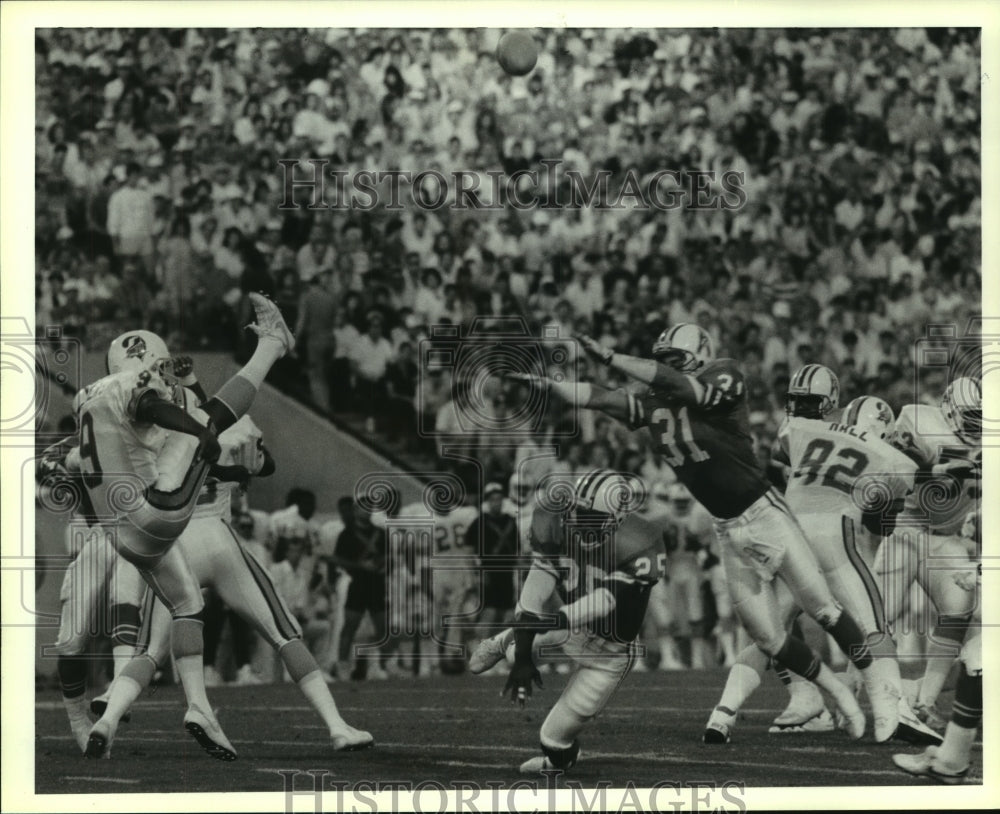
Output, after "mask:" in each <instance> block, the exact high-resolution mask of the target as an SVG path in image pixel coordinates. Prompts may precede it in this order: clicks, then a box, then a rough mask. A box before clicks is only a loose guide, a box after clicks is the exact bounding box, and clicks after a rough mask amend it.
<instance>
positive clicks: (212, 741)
mask: <svg viewBox="0 0 1000 814" xmlns="http://www.w3.org/2000/svg"><path fill="white" fill-rule="evenodd" d="M184 728H185V729H186V730H187V731H188V732H189V733H190V734H191V737H192V738H194V739H195V740H196V741H198V745H199V746H201V748H202V749H204V750H205V751H206V752H208V753H209V754H210V755H211V756H212V757H214V758H215V759H216V760H227V761H228V760H236V750H235V749H234V748H233V745H232V744H231V743H230V742H229V739H228V738H227V737H226V735H225V733H224V732H223V731H222V727H220V726H219V722H218V721H216V720H215V717H214V716H209V715H206V714H205V713H204V712H202V711H201V710H200V709H198V707H196V706H191V707H188V711H187V714H186V715H185V716H184Z"/></svg>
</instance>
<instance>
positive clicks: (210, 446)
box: [198, 427, 222, 464]
mask: <svg viewBox="0 0 1000 814" xmlns="http://www.w3.org/2000/svg"><path fill="white" fill-rule="evenodd" d="M198 443H199V444H200V445H201V456H202V458H204V459H205V460H206V461H208V462H209V463H210V464H214V463H215V462H216V461H218V460H219V456H220V455H222V447H221V446H220V445H219V439H218V438H217V437H216V435H215V433H214V432H212V430H211V429H209V428H208V427H205V429H204V430H203V431H202V432H200V433H199V434H198Z"/></svg>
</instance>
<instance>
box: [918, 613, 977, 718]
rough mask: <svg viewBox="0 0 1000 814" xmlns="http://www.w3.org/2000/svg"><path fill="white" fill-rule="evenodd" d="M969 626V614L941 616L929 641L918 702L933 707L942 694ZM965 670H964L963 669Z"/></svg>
mask: <svg viewBox="0 0 1000 814" xmlns="http://www.w3.org/2000/svg"><path fill="white" fill-rule="evenodd" d="M968 627H969V617H967V616H941V617H940V618H939V620H938V624H937V626H936V627H935V628H934V633H933V635H932V636H931V637H930V638H929V639H928V641H927V666H926V667H925V668H924V680H923V681H921V682H920V695H919V696H918V697H917V703H918V704H921V705H922V706H927V707H932V706H934V703H935V702H936V701H937V697H938V696H939V695H940V694H941V690H942V688H943V687H944V682H945V680H946V679H947V678H948V673H949V672H951V668H952V665H953V664H954V663H955V659H956V658H957V657H958V654H959V652H960V651H961V647H962V640H963V639H964V638H965V633H966V631H967V630H968ZM963 672H964V670H963Z"/></svg>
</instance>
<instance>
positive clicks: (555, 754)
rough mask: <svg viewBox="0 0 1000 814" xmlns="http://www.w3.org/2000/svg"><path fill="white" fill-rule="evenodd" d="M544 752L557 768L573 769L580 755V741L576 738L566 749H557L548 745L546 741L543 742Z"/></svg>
mask: <svg viewBox="0 0 1000 814" xmlns="http://www.w3.org/2000/svg"><path fill="white" fill-rule="evenodd" d="M541 747H542V752H543V753H544V754H545V757H547V758H548V759H549V761H550V762H551V763H552V765H553V766H555V767H556V768H557V769H564V770H565V769H571V768H573V765H574V764H575V763H576V759H577V757H579V755H580V742H579V741H578V740H574V741H573V743H571V744H570V745H569V746H568V747H566V748H565V749H557V748H553V747H551V746H546V745H545V741H542V742H541Z"/></svg>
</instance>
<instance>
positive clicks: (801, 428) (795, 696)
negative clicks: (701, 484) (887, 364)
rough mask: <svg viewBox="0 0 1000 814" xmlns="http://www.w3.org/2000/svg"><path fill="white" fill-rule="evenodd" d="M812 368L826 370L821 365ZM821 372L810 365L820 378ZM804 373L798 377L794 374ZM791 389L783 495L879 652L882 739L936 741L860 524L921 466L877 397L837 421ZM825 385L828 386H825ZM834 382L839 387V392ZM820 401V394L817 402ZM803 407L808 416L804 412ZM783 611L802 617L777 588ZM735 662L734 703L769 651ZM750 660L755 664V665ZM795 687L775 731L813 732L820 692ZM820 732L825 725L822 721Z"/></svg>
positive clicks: (868, 522)
mask: <svg viewBox="0 0 1000 814" xmlns="http://www.w3.org/2000/svg"><path fill="white" fill-rule="evenodd" d="M808 367H813V368H819V372H823V371H825V372H826V373H827V374H828V375H824V376H823V378H824V379H828V378H829V376H832V373H829V371H826V369H825V368H822V367H821V366H819V365H811V366H808ZM817 375H818V372H817V373H813V374H812V376H813V377H815V376H817ZM796 379H799V380H800V381H801V377H799V376H796V377H793V382H794V381H795V380H796ZM802 388H808V383H806V384H805V385H800V391H799V392H792V389H791V388H789V397H788V403H787V410H788V414H789V417H788V418H787V419H786V421H785V423H784V424H783V425H782V428H781V430H780V432H779V438H780V443H781V446H782V449H783V451H784V453H785V457H786V460H787V461H788V462H789V479H788V489H787V491H786V492H785V498H786V500H787V501H788V505H789V507H790V508H791V510H792V511H793V512H794V514H795V517H796V519H797V520H798V521H799V523H800V525H801V526H802V529H803V531H804V532H805V535H806V539H807V540H808V541H809V544H810V545H811V547H812V549H813V551H814V553H815V555H816V559H817V560H818V562H819V565H820V568H821V569H822V571H823V575H824V576H825V577H826V579H827V581H828V582H829V584H830V588H831V590H832V591H833V595H834V596H835V597H836V599H837V601H838V602H840V603H841V604H842V605H843V606H844V607H845V608H846V609H847V610H848V611H849V612H850V613H851V614H852V615H853V616H854V618H856V619H857V620H858V623H859V624H860V625H861V628H862V630H863V631H864V632H865V634H866V636H867V641H868V645H869V647H870V649H871V652H872V655H873V657H874V660H873V663H872V665H871V667H870V668H869V671H870V673H871V675H872V676H873V678H874V679H875V680H874V681H872V682H870V683H869V684H868V692H869V695H870V696H872V695H873V694H878V695H877V697H872V698H871V700H872V708H873V710H875V711H876V712H875V715H874V735H875V740H876V742H879V743H881V742H884V741H887V740H889V738H892V737H896V738H897V739H899V740H905V741H908V742H911V743H937V742H938V741H939V738H938V737H937V736H936V735H935V733H934V732H933V731H932V730H930V729H928V728H927V727H926V726H924V725H923V724H922V723H921V722H920V721H919V720H918V719H917V718H916V716H915V715H914V714H913V712H912V710H910V708H909V705H908V704H907V702H906V699H905V698H904V697H903V694H902V688H901V680H900V675H899V664H898V662H897V660H896V647H895V644H894V643H893V641H892V638H891V636H890V635H889V634H888V631H887V627H886V623H885V616H884V610H883V602H882V596H881V594H880V592H879V590H878V585H877V583H876V581H875V578H874V576H873V575H872V572H871V564H872V562H873V561H874V550H873V546H871V545H869V544H868V539H869V538H868V536H867V535H865V534H864V533H863V527H866V528H867V527H870V528H874V529H876V530H878V529H880V524H881V522H882V516H883V513H884V512H885V510H886V509H887V508H889V507H891V505H892V504H893V503H896V502H901V501H902V500H903V497H904V496H905V495H906V494H907V493H908V492H909V491H910V488H911V487H912V485H913V478H914V474H915V472H916V466H915V465H914V464H913V463H912V461H910V460H909V459H908V458H906V456H904V455H902V454H901V453H899V452H898V451H897V450H895V449H894V448H893V447H891V446H890V445H889V444H888V443H887V440H886V439H887V438H889V437H890V436H891V435H892V432H893V428H894V426H895V419H894V416H893V414H892V409H891V408H890V407H889V405H888V404H886V403H885V402H884V401H882V400H881V399H878V398H874V397H871V396H862V397H860V398H857V399H854V401H852V402H851V403H850V404H848V405H847V407H845V408H844V411H843V414H842V416H841V418H840V420H839V421H831V420H830V419H829V418H811V417H806V415H809V414H810V413H811V414H812V415H816V414H818V415H820V416H828V415H829V414H830V413H831V412H832V410H833V408H834V407H835V406H836V397H835V396H834V398H832V399H830V398H828V397H827V396H826V395H823V396H818V394H808V393H804V392H801V390H802ZM824 389H825V388H824ZM835 392H836V389H835V388H834V393H835ZM816 402H819V403H818V404H816ZM803 413H806V415H803ZM778 596H779V601H783V605H784V607H783V608H782V614H783V617H784V618H785V619H786V620H787V621H788V622H789V623H790V622H791V619H792V618H793V617H794V616H797V615H798V611H797V609H796V608H795V607H794V605H793V603H792V601H791V597H790V596H789V595H788V594H787V593H785V592H779V594H778ZM739 664H740V666H739V667H736V668H734V669H733V671H732V672H731V673H730V680H729V682H728V683H727V685H726V689H727V692H728V693H729V695H730V700H733V701H734V702H735V703H736V704H737V706H740V705H742V703H743V701H744V700H745V699H746V698H747V697H749V696H750V694H751V693H752V692H753V691H754V690H755V689H756V687H757V686H758V685H759V684H760V681H761V678H762V675H763V672H764V670H765V669H766V667H767V658H766V656H765V654H763V653H754V652H753V648H750V649H749V650H748V651H745V652H743V653H741V654H740V658H739ZM747 668H750V669H749V670H748V669H747ZM800 685H801V682H795V681H793V682H792V683H791V685H790V687H789V689H790V691H791V692H792V701H791V702H790V703H789V706H788V708H787V709H786V710H785V711H784V712H783V713H782V714H781V715H780V716H778V718H777V719H776V720H775V722H774V725H773V726H772V729H771V731H772V732H774V731H777V732H781V731H789V730H791V731H817V730H810V726H809V725H810V722H812V721H814V719H817V721H818V722H820V723H821V722H822V721H823V720H825V715H824V712H825V707H824V705H823V699H822V697H821V696H820V695H819V693H818V692H816V691H815V689H814V688H812V687H809V686H805V687H800ZM818 731H822V729H821V728H820V729H819V730H818Z"/></svg>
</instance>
